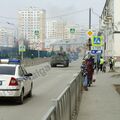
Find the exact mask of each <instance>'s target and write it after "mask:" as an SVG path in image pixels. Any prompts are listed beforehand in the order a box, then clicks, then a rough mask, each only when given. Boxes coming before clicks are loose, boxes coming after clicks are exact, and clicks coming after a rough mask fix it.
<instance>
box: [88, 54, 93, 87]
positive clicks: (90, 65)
mask: <svg viewBox="0 0 120 120" xmlns="http://www.w3.org/2000/svg"><path fill="white" fill-rule="evenodd" d="M86 65H87V73H88V74H87V75H88V86H89V87H90V86H91V84H92V80H93V74H94V62H93V58H92V56H91V57H90V58H89V59H87V61H86Z"/></svg>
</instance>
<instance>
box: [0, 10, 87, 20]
mask: <svg viewBox="0 0 120 120" xmlns="http://www.w3.org/2000/svg"><path fill="white" fill-rule="evenodd" d="M87 10H88V9H84V10H77V11H73V12H70V13H66V14H62V15H58V16H53V17H48V18H46V19H53V18H59V17H66V16H70V15H72V14H77V13H81V12H85V11H87ZM0 18H2V19H12V20H16V19H17V18H12V17H5V16H0Z"/></svg>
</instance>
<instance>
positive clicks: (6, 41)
mask: <svg viewBox="0 0 120 120" xmlns="http://www.w3.org/2000/svg"><path fill="white" fill-rule="evenodd" d="M0 46H1V47H13V46H14V31H13V30H9V29H5V28H2V27H1V28H0Z"/></svg>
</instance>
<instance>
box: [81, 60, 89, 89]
mask: <svg viewBox="0 0 120 120" xmlns="http://www.w3.org/2000/svg"><path fill="white" fill-rule="evenodd" d="M81 72H82V76H83V81H82V85H83V88H84V90H85V91H88V78H87V74H88V73H87V66H86V61H85V60H83V62H82V65H81Z"/></svg>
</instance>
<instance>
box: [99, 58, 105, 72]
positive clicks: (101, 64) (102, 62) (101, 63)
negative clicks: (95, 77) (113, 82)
mask: <svg viewBox="0 0 120 120" xmlns="http://www.w3.org/2000/svg"><path fill="white" fill-rule="evenodd" d="M104 61H105V60H104V59H103V57H102V56H101V57H100V71H103V64H104Z"/></svg>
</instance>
